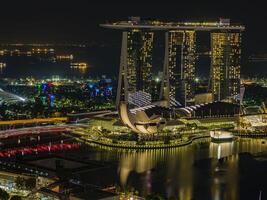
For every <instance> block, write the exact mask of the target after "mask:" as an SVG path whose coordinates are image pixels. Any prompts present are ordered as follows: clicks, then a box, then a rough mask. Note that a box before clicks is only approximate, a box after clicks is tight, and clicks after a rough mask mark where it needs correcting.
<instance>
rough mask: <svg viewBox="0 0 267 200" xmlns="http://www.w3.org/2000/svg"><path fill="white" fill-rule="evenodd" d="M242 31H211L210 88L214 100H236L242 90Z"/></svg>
mask: <svg viewBox="0 0 267 200" xmlns="http://www.w3.org/2000/svg"><path fill="white" fill-rule="evenodd" d="M240 65H241V33H240V32H212V33H211V74H210V90H211V92H212V94H213V100H214V101H222V100H230V101H231V100H236V98H237V95H238V94H239V92H240Z"/></svg>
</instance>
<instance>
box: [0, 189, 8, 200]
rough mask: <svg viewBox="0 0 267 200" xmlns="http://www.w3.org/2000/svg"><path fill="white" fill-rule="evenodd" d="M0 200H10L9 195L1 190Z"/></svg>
mask: <svg viewBox="0 0 267 200" xmlns="http://www.w3.org/2000/svg"><path fill="white" fill-rule="evenodd" d="M0 199H1V200H8V199H9V194H8V193H7V192H6V191H5V190H3V189H1V188H0Z"/></svg>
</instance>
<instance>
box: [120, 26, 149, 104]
mask: <svg viewBox="0 0 267 200" xmlns="http://www.w3.org/2000/svg"><path fill="white" fill-rule="evenodd" d="M153 37H154V33H153V32H146V31H142V30H138V29H134V30H129V31H124V32H123V41H122V48H121V63H120V74H119V85H118V91H117V100H116V101H117V105H118V104H119V102H120V101H121V100H122V98H123V100H124V101H127V102H128V97H129V94H131V93H134V92H138V91H143V92H147V93H151V81H152V49H153Z"/></svg>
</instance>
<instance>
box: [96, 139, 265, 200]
mask: <svg viewBox="0 0 267 200" xmlns="http://www.w3.org/2000/svg"><path fill="white" fill-rule="evenodd" d="M262 141H263V139H239V140H237V141H234V142H227V143H212V142H208V141H207V140H206V141H204V142H203V141H196V142H194V143H193V144H192V145H189V146H185V147H180V148H174V149H165V150H153V151H141V152H109V153H108V154H109V155H107V157H106V158H107V159H110V158H111V157H113V159H115V160H116V159H118V160H119V164H118V176H119V179H120V184H121V185H122V186H129V185H130V186H132V187H134V188H136V189H137V190H138V191H139V192H140V194H141V195H142V196H146V195H149V194H152V193H153V192H158V193H161V194H162V195H163V196H165V197H167V198H170V197H174V198H175V199H182V200H191V199H194V197H195V193H203V195H204V196H205V195H206V196H207V199H214V200H223V199H225V200H226V199H227V200H235V199H239V194H238V193H239V184H238V178H239V170H238V169H239V168H238V164H239V155H238V153H243V152H249V153H252V154H253V153H258V152H263V151H267V141H266V140H264V141H265V143H263V142H262ZM111 154H112V156H111ZM114 157H115V158H114ZM101 159H103V157H102V158H101ZM207 159H210V160H207ZM201 160H207V162H205V164H204V165H203V166H202V165H200V167H196V163H198V161H201ZM200 189H204V190H206V191H199V190H200ZM209 190H210V191H209Z"/></svg>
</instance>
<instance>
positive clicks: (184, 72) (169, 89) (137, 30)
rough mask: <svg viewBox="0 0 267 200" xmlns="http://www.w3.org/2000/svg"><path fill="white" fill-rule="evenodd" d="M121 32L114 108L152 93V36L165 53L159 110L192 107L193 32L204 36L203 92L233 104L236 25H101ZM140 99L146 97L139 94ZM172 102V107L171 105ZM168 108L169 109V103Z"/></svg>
mask: <svg viewBox="0 0 267 200" xmlns="http://www.w3.org/2000/svg"><path fill="white" fill-rule="evenodd" d="M102 26H103V27H106V28H112V29H119V30H122V31H123V39H122V50H121V63H120V74H119V83H118V90H117V105H118V103H119V102H120V101H126V102H128V97H129V94H132V93H135V92H139V91H142V92H145V93H147V94H151V92H152V88H151V87H152V84H151V83H152V50H153V41H154V33H155V32H156V31H157V32H158V31H162V32H164V33H165V53H164V64H163V73H162V74H163V75H162V79H161V89H160V95H159V96H160V98H161V100H164V101H162V103H163V102H164V103H163V104H162V105H165V106H167V107H169V106H171V105H172V102H176V105H179V106H180V104H182V105H183V106H190V105H193V104H195V89H196V88H195V81H196V69H195V68H196V59H197V54H196V33H197V32H198V31H207V32H209V33H210V38H211V70H210V72H211V73H210V82H209V90H210V92H211V93H212V97H213V101H221V100H234V99H236V98H237V96H238V94H239V90H240V83H239V82H240V60H241V59H240V57H241V32H242V31H243V30H244V29H245V27H244V26H241V25H232V24H230V20H229V19H220V21H219V22H161V21H141V20H140V18H139V17H134V18H131V19H130V20H128V21H121V22H115V23H108V24H103V25H102ZM145 96H146V95H145ZM177 101H178V102H177ZM173 105H174V104H173Z"/></svg>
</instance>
